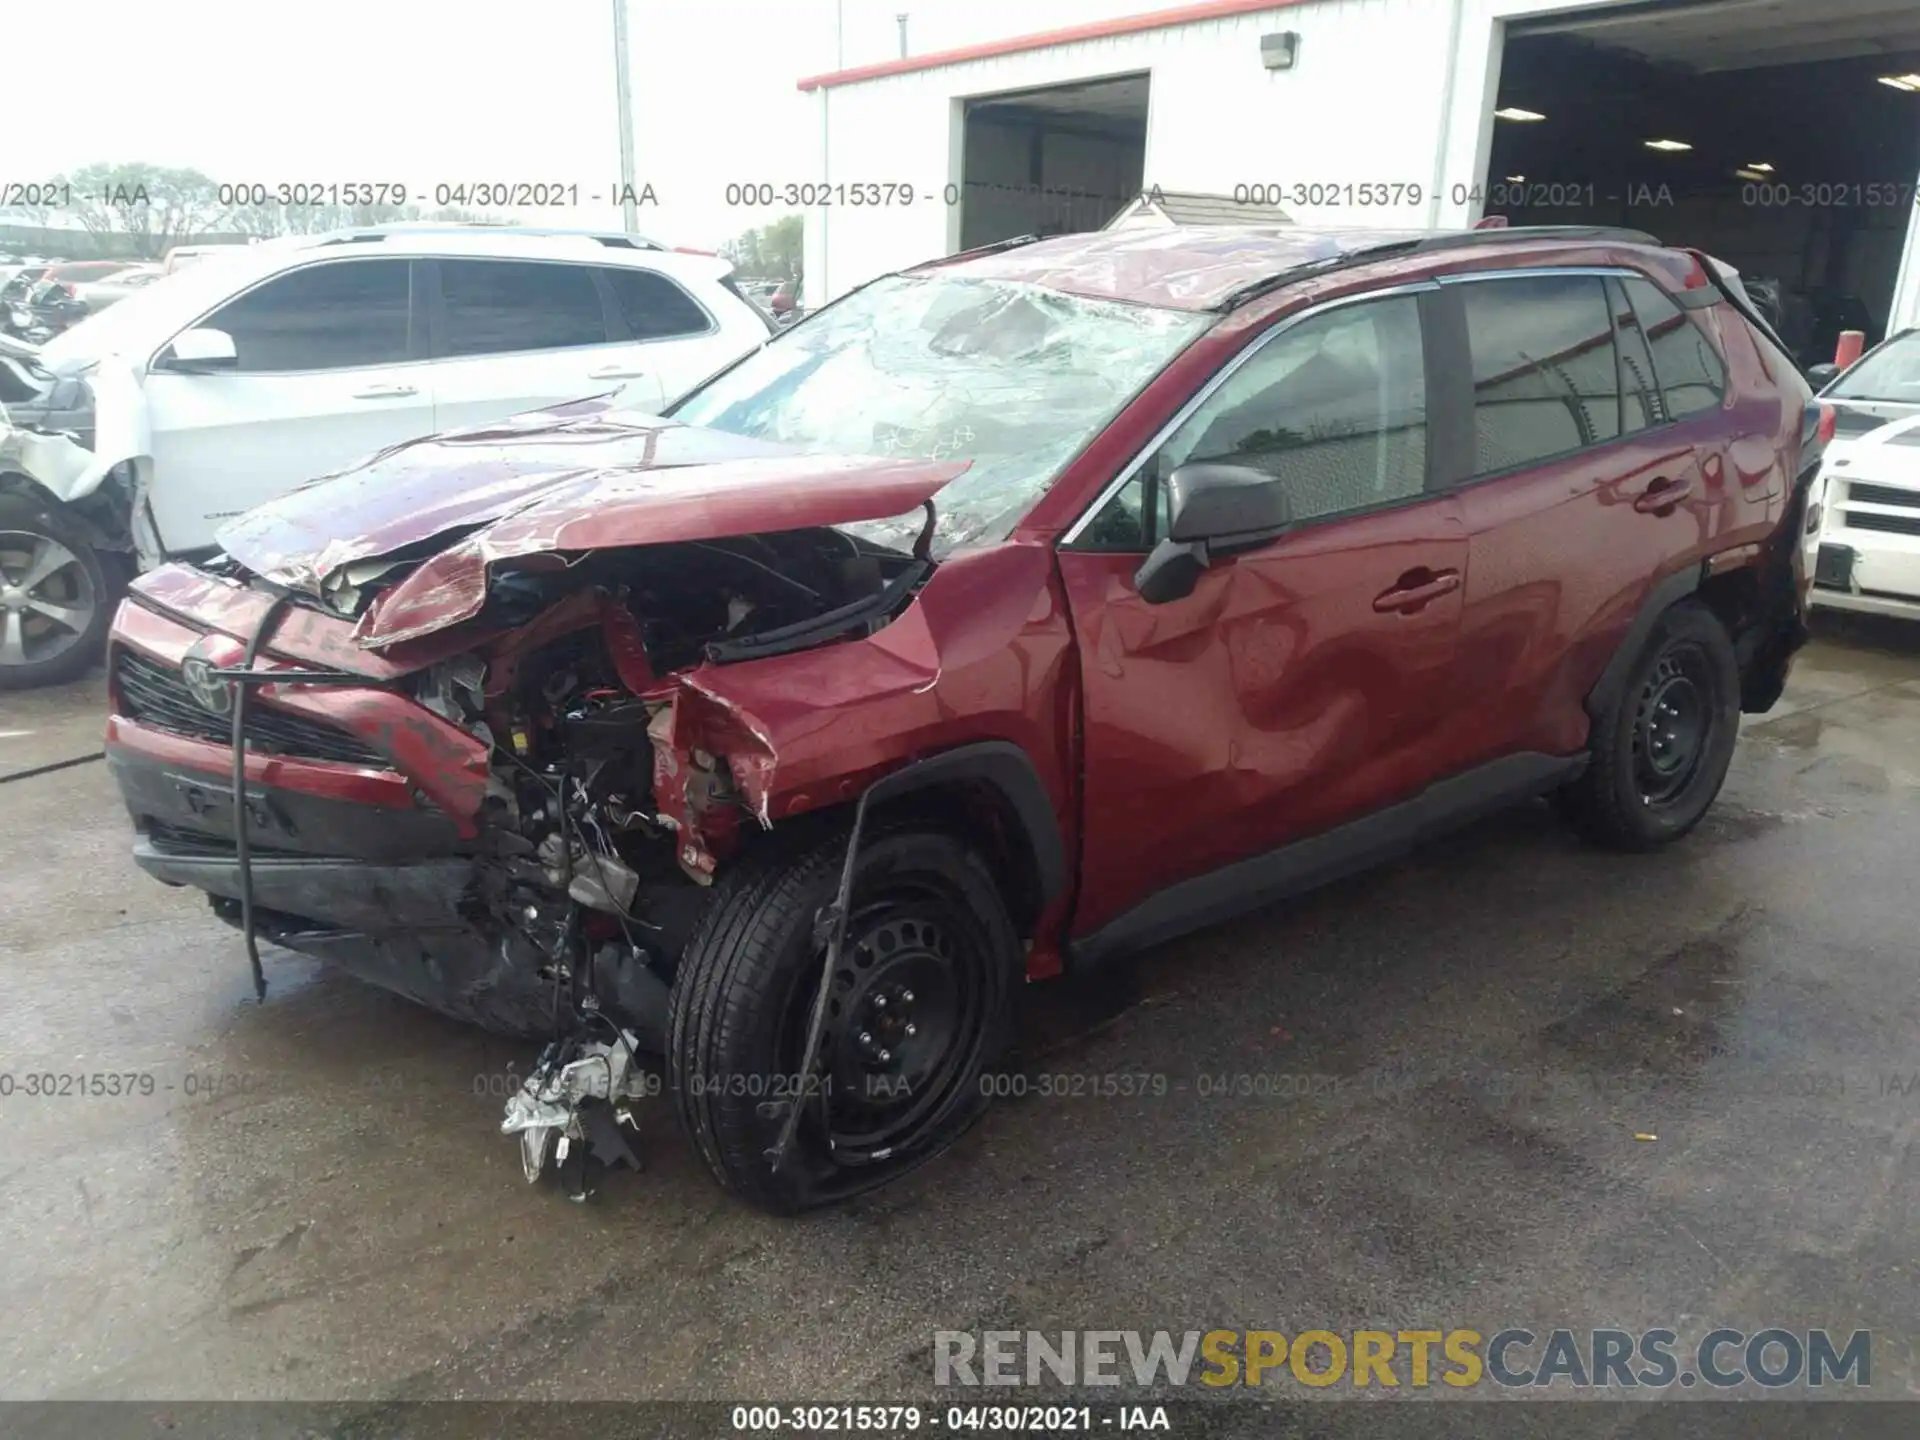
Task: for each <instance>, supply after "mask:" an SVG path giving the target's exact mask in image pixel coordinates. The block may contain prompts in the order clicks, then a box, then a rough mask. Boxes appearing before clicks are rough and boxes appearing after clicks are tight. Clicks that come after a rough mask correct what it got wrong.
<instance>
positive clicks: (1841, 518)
mask: <svg viewBox="0 0 1920 1440" xmlns="http://www.w3.org/2000/svg"><path fill="white" fill-rule="evenodd" d="M1823 491H1824V494H1823V495H1822V492H1823ZM1815 494H1816V495H1820V496H1822V511H1821V526H1820V537H1819V548H1818V550H1817V551H1816V553H1815V555H1814V557H1813V560H1814V563H1813V566H1812V569H1813V574H1814V586H1813V593H1812V596H1811V597H1810V598H1811V600H1812V603H1813V604H1815V605H1817V606H1824V607H1826V608H1828V609H1834V610H1855V611H1862V612H1865V613H1867V614H1873V615H1895V616H1899V617H1902V618H1904V619H1914V620H1920V416H1914V417H1911V418H1909V419H1906V420H1898V421H1895V422H1893V423H1892V424H1889V425H1885V426H1883V427H1881V428H1880V429H1879V430H1876V431H1873V432H1872V433H1871V434H1869V435H1866V436H1863V437H1861V438H1860V439H1859V440H1855V441H1850V442H1840V443H1836V444H1835V445H1834V446H1833V447H1832V449H1830V450H1829V452H1828V455H1827V459H1826V462H1825V464H1824V465H1823V466H1822V470H1821V476H1820V479H1819V480H1818V481H1817V482H1816V484H1815Z"/></svg>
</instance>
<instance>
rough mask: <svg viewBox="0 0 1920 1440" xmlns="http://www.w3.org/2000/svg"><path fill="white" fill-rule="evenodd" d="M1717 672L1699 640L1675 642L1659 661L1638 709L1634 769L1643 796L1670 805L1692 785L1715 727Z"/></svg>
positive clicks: (1643, 689) (1643, 688) (1642, 691)
mask: <svg viewBox="0 0 1920 1440" xmlns="http://www.w3.org/2000/svg"><path fill="white" fill-rule="evenodd" d="M1712 693H1713V681H1712V677H1711V676H1710V675H1709V674H1708V672H1707V658H1706V656H1705V654H1703V653H1702V651H1701V649H1700V647H1699V646H1698V645H1691V644H1688V645H1675V646H1672V647H1671V648H1669V649H1667V650H1665V651H1663V652H1662V653H1661V654H1660V655H1659V656H1658V658H1657V659H1656V660H1655V662H1654V666H1653V669H1652V671H1651V673H1649V674H1648V676H1647V678H1646V682H1645V683H1644V684H1643V685H1642V686H1641V687H1640V695H1639V703H1638V704H1637V705H1636V706H1635V709H1634V721H1633V771H1634V779H1635V781H1636V783H1637V784H1638V785H1639V787H1640V799H1641V801H1642V802H1643V803H1645V804H1648V805H1665V804H1667V803H1668V802H1669V801H1671V800H1672V799H1673V798H1674V796H1676V795H1678V794H1680V793H1681V792H1682V791H1684V790H1685V789H1686V788H1687V784H1688V782H1689V781H1691V780H1692V779H1693V777H1694V774H1695V772H1697V771H1698V770H1699V768H1700V762H1701V760H1702V759H1704V758H1705V756H1706V749H1707V740H1708V739H1709V737H1710V736H1711V734H1712V731H1713V721H1714V715H1713V711H1712V708H1711V696H1712Z"/></svg>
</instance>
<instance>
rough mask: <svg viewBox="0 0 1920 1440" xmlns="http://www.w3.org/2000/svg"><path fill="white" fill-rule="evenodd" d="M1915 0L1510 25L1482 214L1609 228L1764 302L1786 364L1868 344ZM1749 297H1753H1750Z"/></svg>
mask: <svg viewBox="0 0 1920 1440" xmlns="http://www.w3.org/2000/svg"><path fill="white" fill-rule="evenodd" d="M1917 71H1920V6H1916V5H1915V4H1914V3H1913V0H1700V3H1643V4H1631V5H1622V6H1619V7H1610V8H1607V9H1603V10H1598V11H1595V10H1587V11H1582V12H1580V13H1578V14H1574V15H1564V14H1563V15H1561V16H1549V17H1542V18H1540V19H1535V20H1515V21H1511V22H1509V23H1508V26H1507V30H1506V38H1505V45H1504V53H1503V55H1502V58H1501V67H1500V83H1499V90H1498V95H1497V98H1496V99H1495V101H1494V104H1495V106H1496V107H1497V108H1496V109H1495V112H1494V113H1495V117H1496V118H1495V123H1494V134H1493V146H1492V150H1491V152H1490V163H1489V165H1488V174H1487V188H1486V196H1485V205H1484V208H1485V211H1486V213H1487V214H1489V215H1496V214H1497V215H1505V216H1506V217H1507V218H1508V219H1509V220H1510V221H1511V223H1513V224H1515V225H1522V224H1558V223H1567V224H1574V223H1594V224H1621V225H1629V226H1633V227H1635V228H1638V229H1642V230H1648V231H1651V232H1652V233H1653V234H1655V235H1658V236H1659V237H1660V238H1661V239H1662V240H1665V241H1667V242H1669V243H1672V244H1681V245H1691V246H1696V247H1698V248H1700V249H1703V250H1706V251H1709V252H1710V253H1712V254H1714V255H1717V256H1719V257H1720V258H1721V259H1723V260H1725V261H1727V262H1728V263H1729V264H1732V265H1733V266H1735V267H1736V268H1738V269H1739V270H1740V272H1741V274H1742V276H1743V277H1745V278H1746V279H1747V281H1748V282H1749V288H1750V289H1756V290H1757V291H1758V292H1760V293H1762V294H1764V293H1765V292H1766V290H1767V289H1768V288H1769V287H1770V286H1773V287H1777V289H1778V293H1779V297H1780V298H1779V310H1778V314H1779V328H1780V330H1781V332H1782V334H1783V335H1784V336H1785V338H1786V339H1787V340H1788V341H1789V343H1790V344H1792V345H1793V346H1794V348H1795V351H1796V353H1797V354H1798V355H1799V358H1800V359H1801V361H1802V363H1803V364H1811V363H1814V362H1816V361H1819V360H1830V359H1832V358H1833V347H1834V340H1835V338H1836V336H1837V334H1838V333H1839V331H1841V330H1843V329H1861V330H1865V331H1867V333H1868V338H1869V341H1870V342H1871V341H1873V340H1877V339H1878V338H1879V337H1880V335H1881V334H1882V333H1883V332H1884V331H1885V329H1886V327H1887V325H1888V323H1889V318H1890V311H1891V310H1892V308H1893V300H1894V292H1895V286H1896V281H1897V278H1898V276H1899V274H1900V270H1901V264H1902V257H1903V254H1904V253H1905V251H1906V249H1907V236H1908V230H1909V227H1910V225H1911V221H1912V217H1913V215H1914V213H1915V201H1916V198H1920V197H1916V193H1915V189H1916V181H1917V180H1920V74H1916V73H1915V72H1917ZM1755 282H1758V284H1757V285H1756V284H1755Z"/></svg>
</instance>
